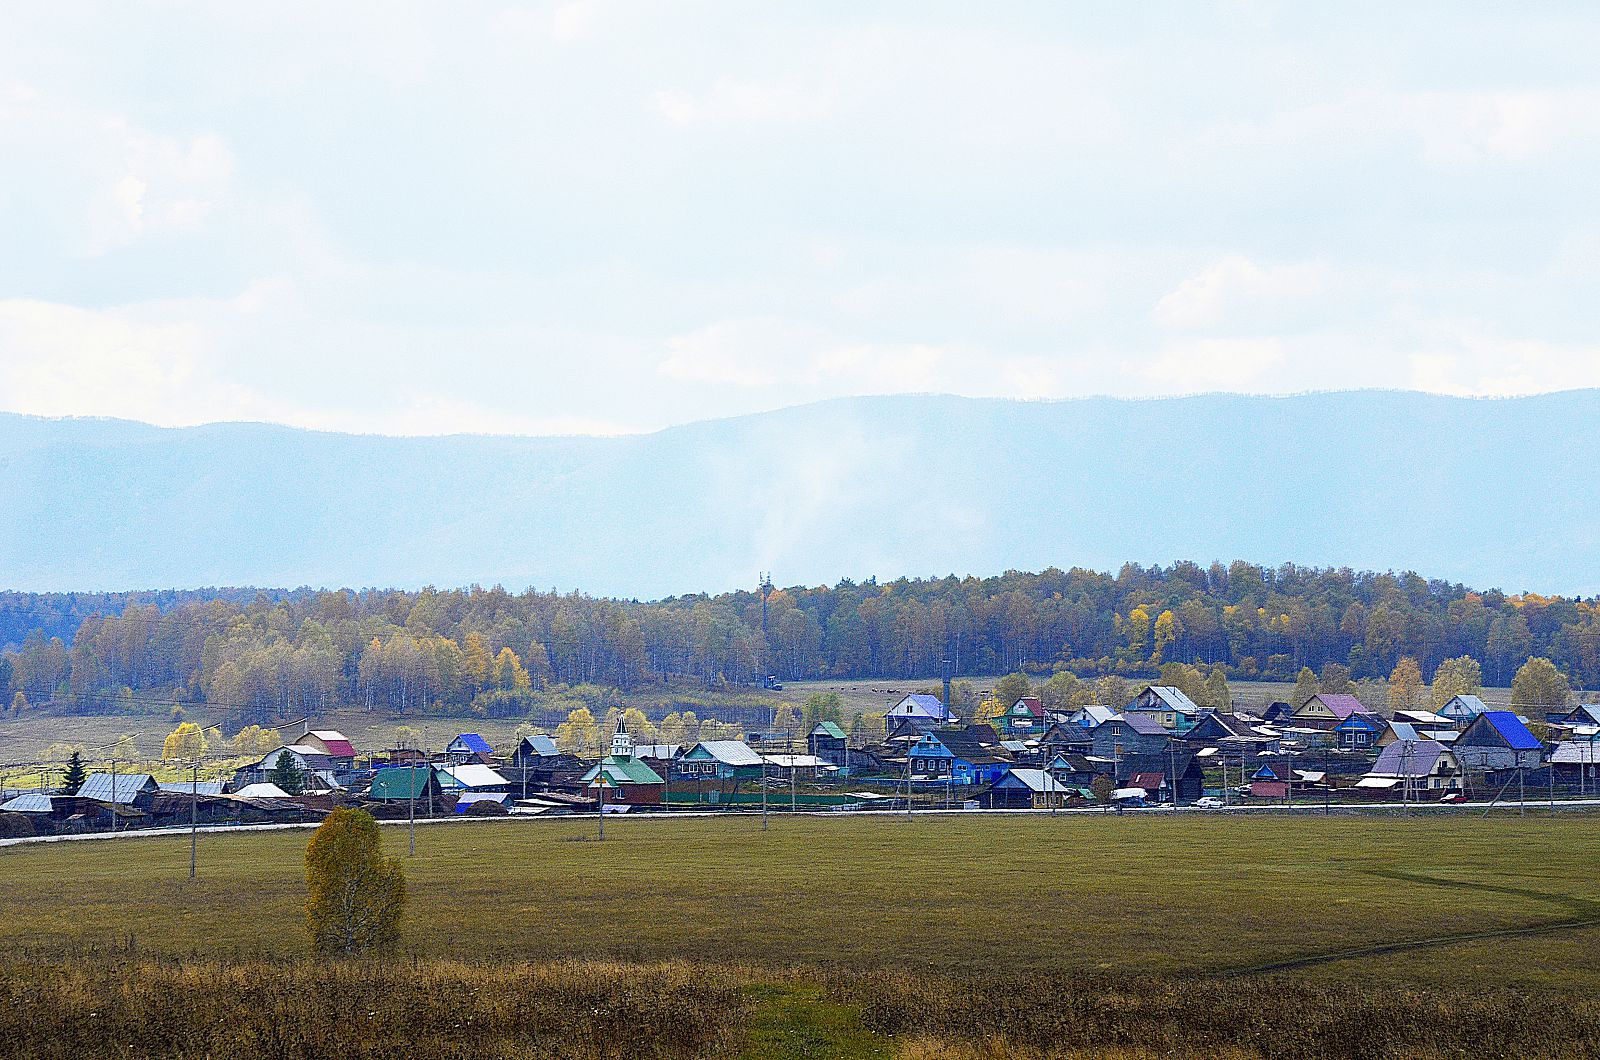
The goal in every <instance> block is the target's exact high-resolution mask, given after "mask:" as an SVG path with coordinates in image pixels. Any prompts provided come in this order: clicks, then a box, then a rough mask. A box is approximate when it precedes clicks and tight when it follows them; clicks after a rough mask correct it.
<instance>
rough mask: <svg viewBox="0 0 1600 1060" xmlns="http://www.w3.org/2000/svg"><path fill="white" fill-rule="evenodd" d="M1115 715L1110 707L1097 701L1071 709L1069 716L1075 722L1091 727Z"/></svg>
mask: <svg viewBox="0 0 1600 1060" xmlns="http://www.w3.org/2000/svg"><path fill="white" fill-rule="evenodd" d="M1116 716H1117V712H1116V711H1115V710H1112V709H1111V708H1110V707H1107V706H1102V705H1101V704H1099V703H1090V704H1088V705H1087V706H1082V707H1079V708H1078V709H1077V710H1075V711H1073V712H1072V714H1071V715H1070V718H1071V720H1072V721H1073V722H1074V723H1075V724H1078V725H1082V726H1083V727H1084V728H1087V729H1092V728H1094V727H1095V726H1096V725H1101V724H1104V723H1105V722H1108V721H1110V720H1111V719H1112V718H1114V717H1116Z"/></svg>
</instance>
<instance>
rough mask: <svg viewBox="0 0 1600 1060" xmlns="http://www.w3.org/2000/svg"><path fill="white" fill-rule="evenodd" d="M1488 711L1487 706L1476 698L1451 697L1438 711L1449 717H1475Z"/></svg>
mask: <svg viewBox="0 0 1600 1060" xmlns="http://www.w3.org/2000/svg"><path fill="white" fill-rule="evenodd" d="M1488 709H1489V705H1488V704H1487V703H1485V702H1484V701H1483V700H1482V699H1479V698H1478V697H1477V696H1452V697H1451V698H1450V701H1449V702H1448V703H1446V704H1445V705H1444V706H1442V707H1440V708H1439V711H1440V713H1442V714H1445V715H1446V716H1449V717H1460V716H1462V715H1467V714H1470V715H1473V716H1474V717H1475V716H1477V715H1479V714H1482V713H1484V712H1485V711H1487V710H1488Z"/></svg>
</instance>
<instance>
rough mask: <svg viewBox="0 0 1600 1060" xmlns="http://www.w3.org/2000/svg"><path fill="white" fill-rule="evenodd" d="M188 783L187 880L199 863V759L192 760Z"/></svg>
mask: <svg viewBox="0 0 1600 1060" xmlns="http://www.w3.org/2000/svg"><path fill="white" fill-rule="evenodd" d="M193 765H194V773H193V775H192V779H191V780H190V782H189V878H190V879H191V880H192V879H194V878H195V874H196V872H197V871H198V869H199V861H200V759H199V758H198V757H197V758H195V760H194V763H193Z"/></svg>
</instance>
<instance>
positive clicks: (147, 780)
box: [78, 773, 158, 805]
mask: <svg viewBox="0 0 1600 1060" xmlns="http://www.w3.org/2000/svg"><path fill="white" fill-rule="evenodd" d="M112 781H113V777H112V775H111V774H110V773H91V774H89V779H88V780H85V781H84V782H83V787H81V788H79V789H78V795H79V797H81V798H85V799H93V800H94V801H95V802H110V803H116V804H118V805H127V804H128V803H131V802H133V800H134V797H135V796H137V795H140V794H143V793H144V792H147V791H149V792H154V791H156V790H158V789H157V787H156V782H155V778H154V777H152V776H151V775H150V774H149V773H118V774H117V775H116V777H115V781H116V785H115V787H113V786H112Z"/></svg>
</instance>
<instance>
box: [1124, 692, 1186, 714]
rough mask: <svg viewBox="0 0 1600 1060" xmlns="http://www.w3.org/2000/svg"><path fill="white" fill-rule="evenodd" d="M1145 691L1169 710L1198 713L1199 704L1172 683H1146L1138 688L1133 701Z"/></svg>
mask: <svg viewBox="0 0 1600 1060" xmlns="http://www.w3.org/2000/svg"><path fill="white" fill-rule="evenodd" d="M1146 692H1149V693H1151V694H1152V695H1154V696H1155V697H1156V698H1158V699H1160V700H1161V702H1163V703H1165V704H1166V705H1167V709H1169V710H1180V711H1183V712H1184V713H1186V714H1198V713H1200V705H1199V704H1198V703H1196V702H1195V701H1194V700H1192V699H1190V698H1189V697H1188V696H1187V695H1185V694H1184V692H1183V689H1181V688H1176V687H1174V686H1172V685H1147V686H1146V687H1145V688H1143V689H1142V690H1140V692H1139V695H1138V696H1134V697H1133V698H1134V701H1135V702H1137V701H1138V700H1139V697H1140V696H1143V695H1144V694H1145V693H1146ZM1124 713H1126V712H1124Z"/></svg>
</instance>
